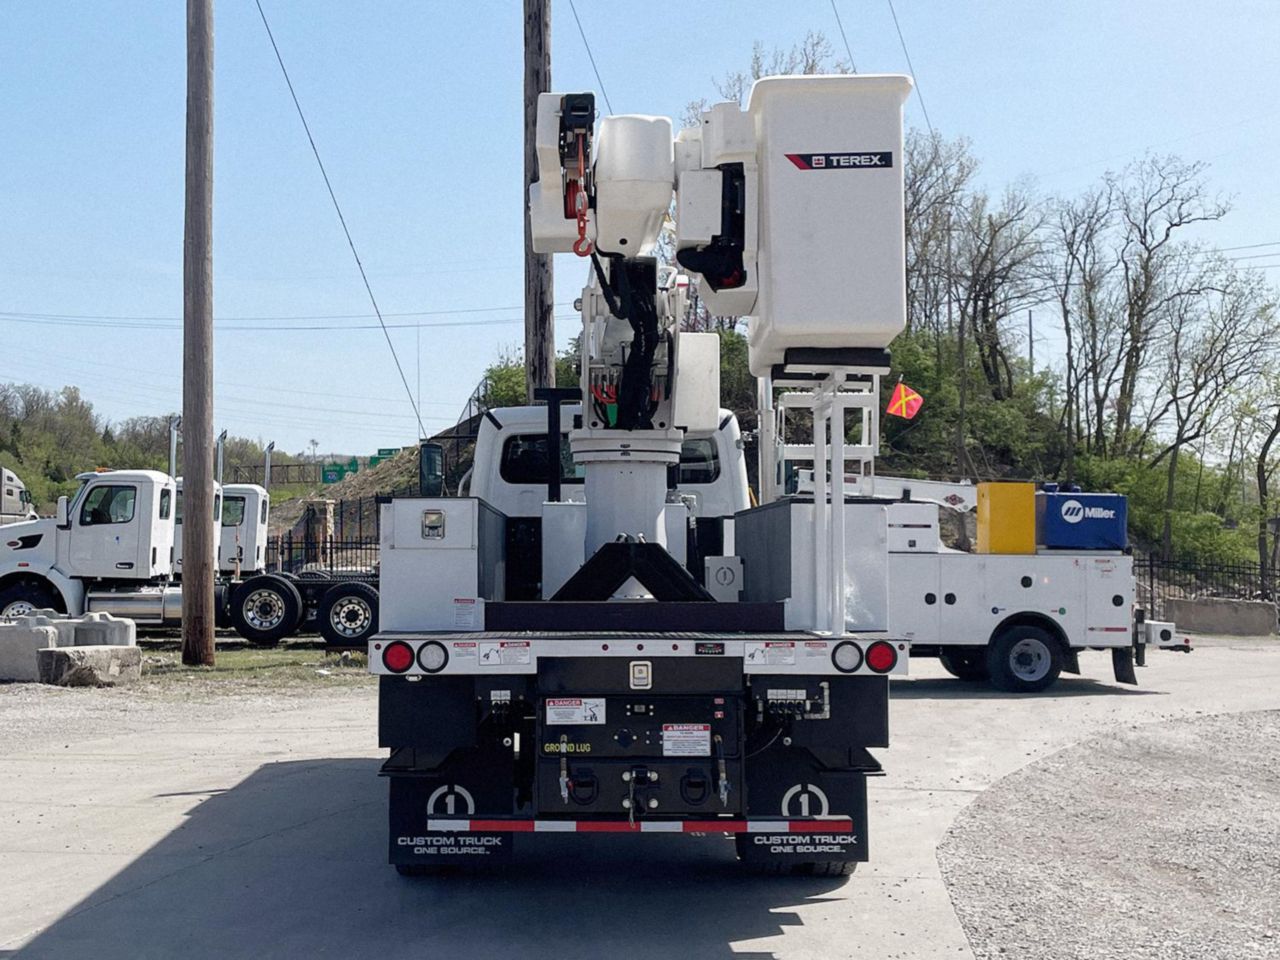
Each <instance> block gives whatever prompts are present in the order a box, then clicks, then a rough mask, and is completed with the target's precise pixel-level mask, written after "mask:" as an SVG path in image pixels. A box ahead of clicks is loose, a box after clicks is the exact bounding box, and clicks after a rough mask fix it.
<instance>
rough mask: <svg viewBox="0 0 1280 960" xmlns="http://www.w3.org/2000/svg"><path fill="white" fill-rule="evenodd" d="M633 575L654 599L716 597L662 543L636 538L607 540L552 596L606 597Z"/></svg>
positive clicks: (570, 597) (584, 598)
mask: <svg viewBox="0 0 1280 960" xmlns="http://www.w3.org/2000/svg"><path fill="white" fill-rule="evenodd" d="M632 577H635V578H636V580H637V581H639V583H640V585H641V586H643V587H644V588H645V589H646V590H648V591H649V592H650V593H652V594H653V597H654V599H655V600H692V601H698V602H707V603H714V602H715V597H713V596H712V595H711V594H710V593H708V592H707V591H706V590H705V589H704V588H703V587H702V586H701V585H700V584H699V583H698V581H697V580H695V579H694V578H693V575H692V574H691V573H689V571H688V570H686V569H685V568H684V567H682V566H680V564H679V562H677V560H676V558H675V557H673V556H671V554H669V553H667V551H666V550H665V549H664V548H663V547H662V545H661V544H657V543H638V542H635V541H615V542H613V543H606V544H605V545H604V546H602V547H601V548H600V549H599V550H597V551H596V552H595V553H594V554H593V555H592V557H591V559H590V560H588V561H587V562H586V563H584V564H583V565H582V567H581V568H580V569H579V570H578V572H577V573H575V574H574V575H573V576H572V577H570V578H569V579H568V581H566V583H565V584H564V586H562V587H561V588H560V589H559V590H557V591H556V594H555V596H554V597H552V598H551V599H552V600H553V601H556V600H579V601H581V600H608V599H609V598H610V597H612V596H613V595H614V594H615V593H617V592H618V589H619V588H620V587H621V586H622V585H623V584H624V583H626V582H627V581H628V580H629V579H631V578H632Z"/></svg>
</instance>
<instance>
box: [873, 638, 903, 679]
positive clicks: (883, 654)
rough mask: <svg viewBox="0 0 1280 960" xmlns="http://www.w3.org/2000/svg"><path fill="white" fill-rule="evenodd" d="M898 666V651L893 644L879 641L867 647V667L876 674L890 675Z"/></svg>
mask: <svg viewBox="0 0 1280 960" xmlns="http://www.w3.org/2000/svg"><path fill="white" fill-rule="evenodd" d="M897 665H898V651H897V650H895V649H893V644H892V643H888V642H886V641H884V640H877V641H876V642H875V643H873V644H872V645H871V646H869V647H867V666H868V667H870V668H871V669H872V670H874V671H875V672H876V673H888V672H889V671H890V670H892V669H893V668H894V667H896V666H897Z"/></svg>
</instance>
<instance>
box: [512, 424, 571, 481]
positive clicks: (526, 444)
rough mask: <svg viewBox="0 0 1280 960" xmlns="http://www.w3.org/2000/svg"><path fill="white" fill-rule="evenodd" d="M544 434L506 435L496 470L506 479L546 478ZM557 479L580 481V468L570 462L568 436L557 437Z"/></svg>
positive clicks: (528, 479)
mask: <svg viewBox="0 0 1280 960" xmlns="http://www.w3.org/2000/svg"><path fill="white" fill-rule="evenodd" d="M547 472H548V471H547V435H546V434H545V433H527V434H523V435H517V436H514V437H507V441H506V443H504V444H503V445H502V462H501V463H499V464H498V473H499V474H500V475H501V477H502V479H503V480H505V481H506V482H507V483H513V484H535V485H542V484H545V483H546V482H547V479H548V477H547ZM560 482H561V483H582V473H581V472H580V468H579V467H578V466H577V465H575V464H574V462H573V454H572V453H571V452H570V450H569V437H568V435H566V436H565V437H564V439H563V440H561V441H560Z"/></svg>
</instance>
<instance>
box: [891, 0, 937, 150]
mask: <svg viewBox="0 0 1280 960" xmlns="http://www.w3.org/2000/svg"><path fill="white" fill-rule="evenodd" d="M888 3H889V12H890V13H891V14H893V29H895V30H897V31H898V42H899V43H900V44H902V55H903V56H904V57H906V58H907V69H908V70H910V71H911V79H912V80H914V81H915V86H916V97H917V98H919V100H920V110H921V112H922V113H923V114H924V123H925V126H927V127H928V128H929V136H931V137H932V136H934V132H933V124H932V123H931V122H930V120H929V108H928V107H926V106H925V105H924V94H923V93H922V92H921V91H920V77H919V76H918V75H917V74H916V68H915V65H914V64H912V62H911V53H910V51H908V50H907V41H906V38H905V37H903V35H902V27H901V26H900V25H899V24H898V11H896V10H894V9H893V0H888Z"/></svg>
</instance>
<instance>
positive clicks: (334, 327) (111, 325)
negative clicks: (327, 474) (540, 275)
mask: <svg viewBox="0 0 1280 960" xmlns="http://www.w3.org/2000/svg"><path fill="white" fill-rule="evenodd" d="M576 318H577V314H565V315H563V316H562V315H560V314H557V315H556V319H557V320H573V319H576ZM4 320H8V321H11V322H13V323H33V324H37V325H46V326H58V327H85V328H88V329H95V328H96V329H99V330H102V329H119V330H172V331H174V332H178V331H181V329H182V326H181V324H175V323H150V322H141V321H139V322H135V321H130V320H79V319H75V318H64V317H31V316H27V315H25V314H11V313H0V321H4ZM522 322H523V321H522V320H521V319H520V318H519V317H510V318H507V319H503V320H465V321H463V320H459V321H456V322H446V323H388V324H386V325H385V326H379V325H378V324H375V323H356V324H351V323H341V324H308V325H294V326H281V325H278V324H248V323H246V324H223V325H222V326H220V327H218V328H217V329H216V330H215V331H214V334H215V335H217V334H218V333H250V332H258V333H273V332H274V333H312V332H317V331H321V332H322V331H336V332H340V333H349V332H351V331H353V330H415V329H418V328H421V327H432V328H434V327H490V326H501V325H504V324H512V323H522Z"/></svg>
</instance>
